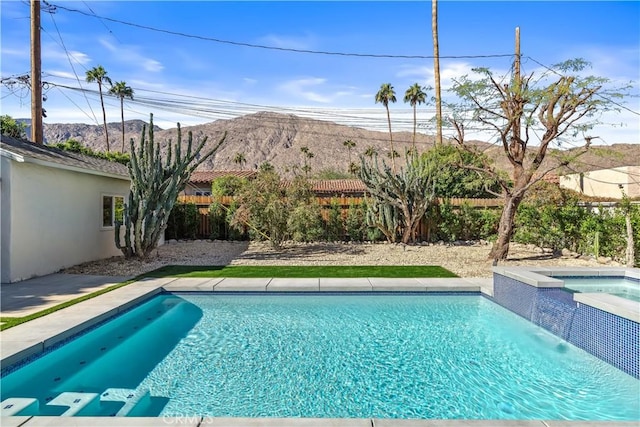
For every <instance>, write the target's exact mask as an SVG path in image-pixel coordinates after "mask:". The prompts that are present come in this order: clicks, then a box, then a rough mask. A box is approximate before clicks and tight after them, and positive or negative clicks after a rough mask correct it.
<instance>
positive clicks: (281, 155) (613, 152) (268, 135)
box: [44, 112, 640, 176]
mask: <svg viewBox="0 0 640 427" xmlns="http://www.w3.org/2000/svg"><path fill="white" fill-rule="evenodd" d="M144 125H145V123H144V122H143V121H141V120H130V121H126V122H125V151H129V140H130V138H133V139H134V142H135V143H137V142H139V141H140V138H141V134H142V128H143V126H144ZM392 127H393V122H392ZM108 130H109V141H110V146H111V150H112V151H120V150H121V149H122V130H121V123H120V122H113V123H109V124H108ZM188 132H191V133H192V134H193V137H194V145H196V142H199V141H201V140H202V138H204V137H205V136H206V137H207V143H206V145H205V149H207V148H210V147H212V146H213V145H215V143H216V142H217V141H218V140H219V139H220V138H221V137H222V135H224V133H225V132H226V135H227V136H226V140H225V142H224V144H223V145H222V147H221V149H220V150H218V152H217V153H216V154H215V155H214V156H213V157H211V158H209V159H208V160H207V161H205V162H204V163H203V164H202V165H201V166H200V168H199V169H201V170H213V169H215V170H237V169H254V170H255V169H257V168H258V166H259V165H260V164H262V163H263V162H269V163H271V164H272V165H273V166H274V167H275V168H276V170H277V171H278V172H280V173H281V174H282V175H283V176H290V175H291V174H292V173H293V170H294V169H295V168H299V167H301V166H302V165H303V163H304V160H305V153H303V151H302V150H304V148H303V147H307V150H308V152H309V153H311V154H312V155H313V156H311V155H309V156H308V157H307V161H308V164H309V166H310V167H311V172H310V173H311V175H314V174H317V173H319V172H323V171H333V172H341V173H346V172H347V170H348V167H349V163H350V162H358V156H359V155H361V154H363V153H364V152H365V151H366V150H367V149H368V148H369V147H372V148H373V149H375V150H376V151H377V152H378V154H379V155H380V156H381V158H385V159H387V161H388V158H387V156H386V155H387V154H388V153H389V151H390V148H389V133H388V132H379V131H370V130H366V129H363V128H359V127H354V126H346V125H341V124H337V123H333V122H330V121H324V120H316V119H309V118H303V117H299V116H296V115H293V114H280V113H274V112H258V113H255V114H249V115H245V116H241V117H237V118H234V119H228V120H222V119H221V120H216V121H214V122H210V123H206V124H201V125H196V126H189V127H183V128H182V140H183V143H185V142H186V140H187V135H188ZM154 137H155V141H156V142H160V143H161V144H162V146H164V147H166V145H167V142H168V141H170V140H171V141H176V139H177V128H174V129H160V128H159V127H158V126H154ZM44 138H45V143H47V144H53V143H57V142H64V141H67V140H68V139H75V140H77V141H79V142H81V143H82V144H83V145H85V146H87V147H90V148H92V149H93V150H98V151H103V150H105V149H106V143H105V140H104V134H103V126H102V125H99V126H98V125H87V124H60V123H58V124H45V125H44ZM412 138H413V134H412V132H394V133H393V142H394V149H395V150H396V151H397V152H398V153H401V154H402V153H404V152H405V150H408V149H410V148H411V147H412ZM346 140H351V141H353V142H355V146H354V147H353V148H352V149H351V150H349V149H348V148H347V147H346V146H345V145H344V141H346ZM434 141H435V137H434V136H432V135H425V134H423V133H418V134H417V135H416V147H417V149H418V151H420V152H422V151H425V150H427V149H429V148H430V147H432V146H433V144H434ZM472 143H473V144H474V145H476V146H477V147H478V148H480V149H481V150H483V151H484V152H485V153H486V154H487V155H488V156H489V157H490V158H492V159H494V162H495V164H496V166H497V167H498V168H499V169H503V170H506V171H509V170H510V165H509V163H508V160H507V159H506V158H505V156H504V153H503V152H502V147H501V146H496V145H492V144H489V143H487V142H482V141H472ZM567 151H571V150H567ZM238 153H241V154H242V155H243V156H244V160H245V162H243V163H242V164H239V163H236V162H235V161H234V159H236V157H237V154H238ZM557 154H566V151H562V150H551V151H550V155H548V156H547V158H546V159H545V162H544V164H543V167H544V168H550V167H554V166H556V165H557V164H558V160H557V157H558V156H556V155H557ZM402 162H403V161H402V160H401V159H400V160H396V163H397V164H402ZM638 163H640V144H614V145H611V146H596V147H593V148H592V149H591V150H589V152H587V154H585V155H583V156H581V157H580V158H579V160H578V161H577V162H575V163H572V164H571V169H566V168H565V169H564V170H559V173H564V172H569V171H579V172H587V171H590V170H595V169H604V168H611V167H617V166H628V165H637V164H638Z"/></svg>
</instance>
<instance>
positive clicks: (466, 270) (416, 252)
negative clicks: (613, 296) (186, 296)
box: [62, 240, 619, 277]
mask: <svg viewBox="0 0 640 427" xmlns="http://www.w3.org/2000/svg"><path fill="white" fill-rule="evenodd" d="M489 249H490V246H489V245H488V244H486V243H472V244H459V245H439V244H436V245H424V246H422V245H420V246H405V245H396V244H388V243H375V244H371V243H353V244H350V243H313V244H301V243H288V244H286V246H285V247H284V248H283V249H281V250H278V251H276V250H274V249H272V248H271V247H270V246H269V244H268V243H264V242H251V243H250V242H227V241H208V240H196V241H180V242H175V241H173V242H168V243H167V244H165V245H163V246H160V247H159V248H158V249H157V250H155V251H154V252H153V253H152V255H151V256H150V257H149V259H147V260H145V261H140V260H125V259H124V258H123V257H113V258H109V259H105V260H101V261H95V262H89V263H85V264H80V265H77V266H74V267H71V268H67V269H65V270H63V271H62V273H73V274H96V275H113V276H136V275H138V274H142V273H146V272H149V271H152V270H155V269H157V268H160V267H162V266H165V265H439V266H442V267H444V268H446V269H448V270H450V271H452V272H454V273H455V274H457V275H458V276H460V277H491V261H490V260H488V259H487V256H488V254H489ZM500 265H503V266H515V265H536V266H583V267H596V266H602V265H615V266H617V265H619V264H617V263H615V262H611V261H609V260H602V259H600V262H598V261H596V260H595V259H593V258H589V257H577V256H576V255H570V254H567V255H566V256H553V255H552V254H550V253H548V252H546V251H543V250H541V249H540V248H535V247H532V246H530V245H520V244H511V250H510V254H509V259H508V260H506V261H504V262H501V263H500Z"/></svg>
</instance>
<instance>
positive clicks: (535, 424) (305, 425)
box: [0, 277, 637, 427]
mask: <svg viewBox="0 0 640 427" xmlns="http://www.w3.org/2000/svg"><path fill="white" fill-rule="evenodd" d="M165 291H166V292H213V293H215V292H225V293H226V292H261V293H262V292H267V293H269V292H273V293H277V292H280V293H290V292H296V293H299V292H320V293H322V292H352V293H353V292H356V293H357V292H363V293H368V292H372V293H375V292H399V293H400V292H425V293H429V292H456V293H458V292H463V293H464V292H470V293H480V294H482V295H485V296H488V297H491V296H492V295H493V279H492V278H405V279H403V278H345V279H336V278H314V279H291V278H265V279H238V278H200V279H199V278H175V277H167V278H160V279H154V278H148V279H142V280H140V281H137V282H135V283H132V284H129V285H127V286H124V287H122V288H119V289H116V290H113V291H111V292H108V293H105V294H102V295H99V296H97V297H95V298H92V299H89V300H86V301H83V302H81V303H78V304H75V305H72V306H70V307H67V308H64V309H62V310H59V311H56V312H54V313H51V314H48V315H46V316H43V317H40V318H37V319H34V320H31V321H29V322H26V323H23V324H21V325H17V326H14V327H13V328H10V329H7V330H5V331H2V332H0V341H1V342H2V346H1V347H0V364H1V365H3V366H7V365H9V366H10V365H13V364H15V363H18V362H20V361H22V360H25V359H27V358H29V357H32V356H35V355H36V354H38V353H41V352H43V351H44V350H45V349H48V348H50V347H53V346H55V345H57V344H60V343H61V342H62V341H64V340H65V339H69V338H70V337H72V336H73V335H76V334H78V333H80V332H82V331H83V330H85V329H87V328H90V327H92V326H94V325H96V324H98V323H100V322H102V321H104V320H106V319H108V318H110V317H112V316H114V315H117V314H118V313H121V312H123V311H125V310H128V309H129V308H131V307H132V306H134V305H136V304H139V303H141V302H143V301H145V300H146V299H148V298H151V297H152V296H154V295H157V294H159V293H162V292H165ZM80 419H82V420H83V421H82V423H85V424H86V425H92V426H115V427H145V426H166V425H171V424H176V425H183V426H192V427H200V426H205V425H206V426H230V427H240V426H246V427H253V426H255V427H258V426H266V427H269V426H283V427H316V426H318V427H319V426H328V427H331V426H335V427H360V426H362V427H364V426H368V427H391V426H403V427H490V426H496V427H561V426H563V427H578V426H583V425H584V422H583V421H556V420H401V419H376V418H223V417H219V418H218V417H198V416H196V417H121V418H114V417H78V418H71V419H70V418H62V417H45V416H13V417H1V418H0V425H2V426H7V427H10V426H12V427H42V426H68V425H70V424H73V425H80V424H79V420H80ZM589 425H590V426H591V427H600V426H602V427H604V426H611V427H618V426H619V427H623V426H631V425H637V422H636V421H630V422H626V421H621V422H611V421H603V422H598V421H595V422H589Z"/></svg>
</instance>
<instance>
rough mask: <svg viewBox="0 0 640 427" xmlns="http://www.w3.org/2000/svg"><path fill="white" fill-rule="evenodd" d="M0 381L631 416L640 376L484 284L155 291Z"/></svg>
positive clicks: (17, 388) (420, 414)
mask: <svg viewBox="0 0 640 427" xmlns="http://www.w3.org/2000/svg"><path fill="white" fill-rule="evenodd" d="M0 385H1V386H2V388H1V390H2V391H1V393H2V400H5V399H7V398H11V397H23V398H35V399H37V400H38V404H37V405H35V406H31V407H30V408H28V409H27V410H25V412H26V413H31V414H39V415H42V414H46V415H60V414H62V413H63V412H65V411H66V410H68V407H66V406H60V405H51V404H47V403H52V402H53V403H59V401H60V398H59V396H60V395H61V394H62V393H65V392H67V393H72V394H70V396H71V397H72V399H71V400H72V401H82V399H81V398H84V397H86V395H89V396H97V397H96V398H95V399H94V400H93V401H92V403H91V404H88V405H87V406H85V407H83V408H82V409H80V410H79V411H78V412H77V414H76V415H115V414H118V415H128V416H164V415H166V416H187V415H189V416H190V415H209V416H234V417H235V416H238V417H240V416H242V417H363V418H366V417H381V418H443V419H572V420H638V419H640V396H639V393H638V391H639V390H640V381H638V380H636V379H634V378H633V377H631V376H630V375H627V374H625V373H624V372H622V371H620V370H618V369H616V368H614V367H612V366H610V365H608V364H606V363H605V362H603V361H601V360H600V359H597V358H595V357H593V356H591V355H589V354H587V353H586V352H584V351H582V350H580V349H578V348H576V347H574V346H572V345H570V344H568V343H566V342H564V341H562V340H560V339H559V338H557V337H555V336H554V335H551V334H550V333H548V332H546V331H545V330H543V329H541V328H539V327H536V326H534V325H533V324H531V323H530V322H528V321H526V320H524V319H522V318H520V317H519V316H517V315H515V314H513V313H511V312H509V311H507V310H506V309H504V308H502V307H500V306H498V305H497V304H494V303H493V302H491V301H489V300H488V299H486V298H484V297H481V296H478V295H473V296H458V295H456V296H452V295H449V296H446V295H437V296H434V295H429V296H427V295H415V294H404V295H393V296H391V295H384V294H378V295H316V294H308V295H264V294H262V295H251V294H240V295H211V294H209V295H204V294H180V295H178V294H176V295H172V294H164V295H160V296H158V297H155V298H154V299H152V300H150V301H148V302H146V303H144V304H143V305H141V306H139V307H138V308H136V309H134V310H132V311H130V312H128V313H126V314H124V315H122V316H120V317H118V318H116V319H114V320H112V321H110V322H108V323H106V324H105V325H103V326H101V327H99V328H97V329H95V330H93V331H92V332H90V333H88V334H85V335H83V336H81V337H79V338H77V339H75V340H73V341H71V342H69V343H67V344H66V345H64V346H62V347H60V348H58V349H56V350H54V351H52V352H50V353H49V354H47V355H45V356H43V357H40V358H38V359H36V360H34V361H33V362H31V363H29V364H26V365H25V366H23V367H21V368H19V369H16V370H14V371H13V372H11V373H8V374H5V375H4V377H3V378H2V381H1V384H0ZM91 393H94V395H92V394H91ZM77 396H80V397H78V398H75V397H77ZM128 399H129V400H128ZM127 402H128V403H127ZM131 402H133V403H131Z"/></svg>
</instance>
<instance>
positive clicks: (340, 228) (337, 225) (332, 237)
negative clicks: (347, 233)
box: [325, 199, 344, 242]
mask: <svg viewBox="0 0 640 427" xmlns="http://www.w3.org/2000/svg"><path fill="white" fill-rule="evenodd" d="M325 228H326V233H325V237H326V239H327V240H328V241H329V242H336V241H339V240H342V239H343V238H344V221H343V219H342V207H341V206H340V205H339V204H338V202H337V200H335V199H333V200H331V205H330V206H329V210H328V212H327V221H326V223H325Z"/></svg>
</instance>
